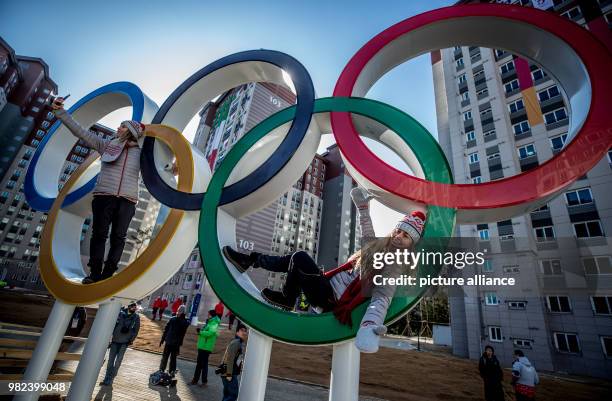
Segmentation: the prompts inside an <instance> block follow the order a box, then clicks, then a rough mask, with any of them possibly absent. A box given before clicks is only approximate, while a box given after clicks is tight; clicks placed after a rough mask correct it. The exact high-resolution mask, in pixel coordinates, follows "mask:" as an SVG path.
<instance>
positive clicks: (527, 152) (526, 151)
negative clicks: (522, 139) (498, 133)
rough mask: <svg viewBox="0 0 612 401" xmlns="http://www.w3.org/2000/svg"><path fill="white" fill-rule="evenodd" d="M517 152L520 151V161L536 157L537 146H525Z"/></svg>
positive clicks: (531, 144)
mask: <svg viewBox="0 0 612 401" xmlns="http://www.w3.org/2000/svg"><path fill="white" fill-rule="evenodd" d="M517 150H518V155H519V159H525V158H527V157H530V156H535V154H536V151H535V146H533V143H530V144H528V145H525V146H521V147H520V148H518V149H517Z"/></svg>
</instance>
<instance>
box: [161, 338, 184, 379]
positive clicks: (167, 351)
mask: <svg viewBox="0 0 612 401" xmlns="http://www.w3.org/2000/svg"><path fill="white" fill-rule="evenodd" d="M180 348H181V346H180V345H168V344H166V346H165V347H164V353H163V354H162V359H161V363H160V364H159V370H161V371H165V370H166V365H168V357H170V368H169V369H168V372H169V373H174V372H176V357H177V356H178V354H179V349H180Z"/></svg>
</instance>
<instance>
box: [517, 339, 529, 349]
mask: <svg viewBox="0 0 612 401" xmlns="http://www.w3.org/2000/svg"><path fill="white" fill-rule="evenodd" d="M512 343H513V344H514V346H515V347H517V348H531V343H532V341H531V340H525V339H522V338H515V339H514V340H512Z"/></svg>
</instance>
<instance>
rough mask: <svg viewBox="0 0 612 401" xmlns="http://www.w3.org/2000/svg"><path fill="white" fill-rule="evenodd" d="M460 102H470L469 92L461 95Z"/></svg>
mask: <svg viewBox="0 0 612 401" xmlns="http://www.w3.org/2000/svg"><path fill="white" fill-rule="evenodd" d="M461 100H463V101H465V100H470V92H463V93H462V94H461Z"/></svg>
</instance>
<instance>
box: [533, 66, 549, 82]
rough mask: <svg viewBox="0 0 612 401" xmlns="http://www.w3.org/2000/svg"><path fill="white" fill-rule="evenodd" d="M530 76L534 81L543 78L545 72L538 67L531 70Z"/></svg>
mask: <svg viewBox="0 0 612 401" xmlns="http://www.w3.org/2000/svg"><path fill="white" fill-rule="evenodd" d="M531 76H532V77H533V80H534V81H537V80H538V79H542V78H544V77H545V76H546V73H545V72H544V71H543V70H542V69H541V68H538V69H537V70H533V71H532V72H531Z"/></svg>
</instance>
